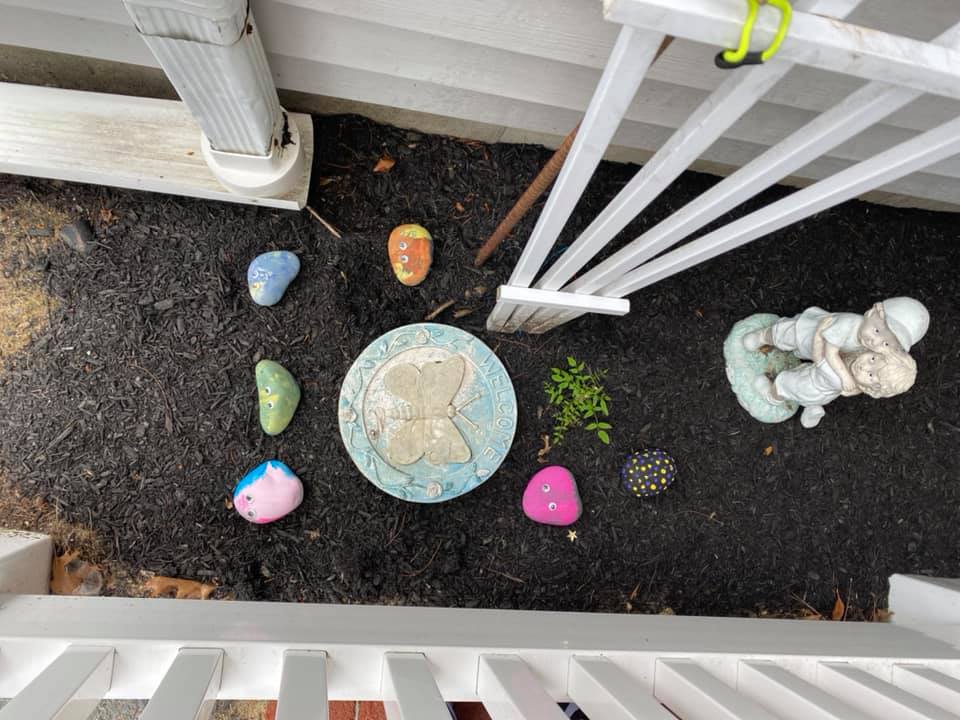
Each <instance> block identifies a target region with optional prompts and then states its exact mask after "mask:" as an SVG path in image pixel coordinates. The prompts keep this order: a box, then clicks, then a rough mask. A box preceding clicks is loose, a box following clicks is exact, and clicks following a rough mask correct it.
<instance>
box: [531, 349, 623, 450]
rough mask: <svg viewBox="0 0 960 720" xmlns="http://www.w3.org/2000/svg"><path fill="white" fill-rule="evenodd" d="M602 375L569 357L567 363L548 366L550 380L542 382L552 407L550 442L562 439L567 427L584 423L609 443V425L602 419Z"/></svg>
mask: <svg viewBox="0 0 960 720" xmlns="http://www.w3.org/2000/svg"><path fill="white" fill-rule="evenodd" d="M606 375H607V371H606V370H596V371H594V370H591V369H590V368H588V367H587V366H586V365H585V364H584V363H582V362H577V360H576V359H574V358H572V357H568V358H567V367H565V368H550V380H551V382H546V383H544V384H543V389H544V391H546V393H547V398H549V400H550V405H551V406H552V407H553V418H554V425H553V437H552V441H553V444H554V445H559V444H560V443H561V442H563V437H564V435H566V434H567V430H569V429H570V428H573V427H580V426H581V425H583V424H584V423H587V425H586V428H585V429H586V430H591V431H593V432H596V434H597V437H598V438H599V440H600V442H602V443H603V444H604V445H609V444H610V434H609V431H610V430H612V429H613V426H612V425H611V424H610V423H608V422H604V420H603V419H604V418H606V417H607V416H609V415H610V411H609V410H608V408H607V402H608V401H609V400H610V396H609V395H607V393H606V391H604V389H603V385H602V384H601V381H602V380H603V378H604V377H606Z"/></svg>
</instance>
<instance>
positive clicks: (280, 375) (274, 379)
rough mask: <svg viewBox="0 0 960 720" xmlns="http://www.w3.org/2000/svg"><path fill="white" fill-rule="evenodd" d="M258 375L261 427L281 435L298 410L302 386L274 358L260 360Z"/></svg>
mask: <svg viewBox="0 0 960 720" xmlns="http://www.w3.org/2000/svg"><path fill="white" fill-rule="evenodd" d="M256 375H257V397H258V398H259V400H260V427H262V428H263V431H264V432H265V433H266V434H267V435H279V434H280V433H282V432H283V431H284V430H286V428H287V425H289V424H290V421H291V420H292V419H293V413H295V412H296V410H297V405H298V404H299V403H300V387H299V386H298V385H297V381H296V380H294V379H293V375H291V374H290V372H289V371H288V370H287V369H286V368H285V367H283V365H281V364H280V363H278V362H274V361H273V360H261V361H260V362H258V363H257V369H256Z"/></svg>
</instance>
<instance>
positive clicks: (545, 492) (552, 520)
mask: <svg viewBox="0 0 960 720" xmlns="http://www.w3.org/2000/svg"><path fill="white" fill-rule="evenodd" d="M582 511H583V505H582V504H581V503H580V493H578V492H577V481H576V480H574V479H573V473H571V472H570V471H569V470H567V469H566V468H565V467H561V466H560V465H550V466H549V467H545V468H544V469H543V470H541V471H539V472H538V473H536V474H535V475H534V476H533V477H532V478H530V482H529V484H528V485H527V489H526V490H524V492H523V513H524V514H525V515H526V516H527V517H528V518H530V519H531V520H533V521H534V522H538V523H543V524H544V525H561V526H563V525H573V523H575V522H576V521H577V518H579V517H580V513H581V512H582Z"/></svg>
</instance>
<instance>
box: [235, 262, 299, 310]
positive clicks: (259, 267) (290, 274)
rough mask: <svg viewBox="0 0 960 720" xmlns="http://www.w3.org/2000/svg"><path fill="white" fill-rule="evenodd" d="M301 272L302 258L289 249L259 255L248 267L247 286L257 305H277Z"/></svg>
mask: <svg viewBox="0 0 960 720" xmlns="http://www.w3.org/2000/svg"><path fill="white" fill-rule="evenodd" d="M299 272H300V258H298V257H297V256H296V255H294V254H293V253H292V252H288V251H287V250H274V251H273V252H267V253H263V254H262V255H257V256H256V257H255V258H254V259H253V262H251V263H250V266H249V267H248V268H247V286H248V287H249V288H250V297H252V298H253V301H254V302H255V303H256V304H257V305H276V304H277V303H278V302H280V298H282V297H283V293H284V292H286V290H287V286H288V285H289V284H290V283H291V282H293V279H294V278H295V277H296V276H297V273H299Z"/></svg>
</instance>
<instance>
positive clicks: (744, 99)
mask: <svg viewBox="0 0 960 720" xmlns="http://www.w3.org/2000/svg"><path fill="white" fill-rule="evenodd" d="M859 3H860V0H806V1H805V2H800V3H798V8H797V10H808V11H810V12H817V13H821V14H826V15H831V16H834V17H840V18H842V17H845V16H846V15H847V14H849V13H850V12H851V11H852V10H853V9H854V8H855V7H856V6H857V5H858V4H859ZM792 67H793V64H792V63H789V62H784V61H780V60H774V61H771V62H768V63H765V64H763V65H756V66H754V67H747V68H743V69H740V70H739V71H737V72H731V73H729V74H728V75H727V77H726V79H725V80H724V81H723V82H722V83H720V86H719V87H718V88H717V89H716V90H714V91H713V92H712V93H710V96H709V97H708V98H707V99H706V100H704V101H703V103H701V104H700V106H699V107H697V109H696V110H694V111H693V112H692V113H691V114H690V116H689V117H688V118H687V119H686V120H685V121H684V122H683V124H682V125H681V126H680V127H679V128H677V130H676V131H675V132H674V133H673V134H672V135H671V136H670V138H669V139H668V140H667V141H666V142H665V143H664V144H663V145H661V146H660V148H659V149H658V150H657V152H656V153H655V154H654V156H653V157H652V158H650V160H648V161H647V162H646V163H644V165H643V167H642V168H640V170H639V171H638V172H637V174H636V175H634V176H633V179H632V180H630V182H629V183H627V185H626V186H625V187H624V188H623V189H622V190H621V191H620V192H619V193H618V194H617V196H616V197H615V198H614V199H613V200H611V201H610V203H609V204H608V205H607V206H606V207H605V208H604V209H603V211H602V212H600V214H599V215H597V217H596V218H594V220H593V222H592V223H590V225H589V226H588V227H587V229H586V230H584V231H583V232H582V233H581V234H580V237H578V238H577V239H576V241H575V242H574V243H573V244H572V245H571V246H570V247H569V248H568V249H567V250H566V251H565V252H564V253H563V255H561V256H560V258H559V259H558V260H557V261H556V262H555V263H554V264H553V265H552V266H551V267H550V268H549V269H548V270H547V271H546V273H544V275H543V277H542V278H540V280H539V282H537V284H536V287H537V288H539V289H542V290H559V289H560V288H561V287H562V286H563V285H564V283H566V282H567V281H568V280H570V278H572V277H573V276H574V275H575V274H576V273H577V272H578V271H579V270H580V269H581V268H582V267H583V266H584V265H586V264H587V263H588V262H589V261H590V260H591V259H593V257H594V256H595V255H596V254H597V253H598V252H600V251H601V250H602V249H603V248H604V247H605V246H606V245H607V243H609V242H610V241H611V240H613V239H614V238H615V237H616V236H617V234H618V233H619V232H620V231H621V230H623V229H624V228H625V227H626V226H627V225H628V224H629V223H630V221H631V220H633V218H635V217H636V216H637V215H639V214H640V213H641V212H642V211H643V210H644V208H646V207H647V206H648V205H649V204H650V203H651V202H653V200H655V199H656V198H657V196H658V195H660V193H662V192H663V191H664V190H666V189H667V187H668V186H669V185H670V183H672V182H673V181H674V180H676V179H677V178H678V177H679V176H680V173H682V172H683V171H684V170H686V169H687V168H688V167H689V166H690V164H691V163H692V162H693V161H694V160H696V159H697V158H698V157H700V155H701V154H702V153H703V152H704V151H705V150H706V149H707V148H708V147H710V146H711V145H712V144H713V143H714V142H716V141H717V139H718V138H719V137H720V136H721V135H723V133H724V132H726V131H727V130H728V129H729V128H730V126H731V125H733V124H734V123H735V122H736V121H737V120H739V119H740V117H741V116H742V115H743V114H744V113H745V112H747V110H749V109H750V108H751V107H752V106H753V105H754V104H756V102H757V101H758V100H759V99H760V98H761V97H763V96H764V95H765V94H766V93H767V91H768V90H770V88H772V87H773V86H774V85H775V84H776V83H777V82H778V81H779V80H780V79H781V78H782V77H783V76H784V75H786V74H787V73H788V72H789V71H790V69H791V68H792ZM536 310H537V308H536V306H527V307H520V308H517V310H515V311H514V315H513V317H512V318H511V321H510V324H509V327H510V328H514V329H518V328H522V327H523V325H524V323H528V322H529V323H530V324H531V325H532V326H533V325H536V324H537V319H538V317H539V315H538V314H537V313H536Z"/></svg>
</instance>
